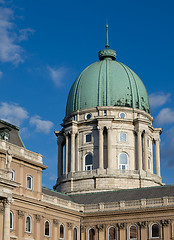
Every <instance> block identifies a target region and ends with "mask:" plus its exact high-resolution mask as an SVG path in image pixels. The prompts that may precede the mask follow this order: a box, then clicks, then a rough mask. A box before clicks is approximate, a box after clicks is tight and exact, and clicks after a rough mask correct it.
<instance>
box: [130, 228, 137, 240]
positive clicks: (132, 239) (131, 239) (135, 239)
mask: <svg viewBox="0 0 174 240" xmlns="http://www.w3.org/2000/svg"><path fill="white" fill-rule="evenodd" d="M133 226H135V227H136V232H137V237H136V238H130V229H131V227H133ZM129 240H138V227H137V225H136V224H131V225H130V226H129Z"/></svg>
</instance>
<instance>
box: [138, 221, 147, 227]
mask: <svg viewBox="0 0 174 240" xmlns="http://www.w3.org/2000/svg"><path fill="white" fill-rule="evenodd" d="M138 225H139V226H140V227H141V228H145V227H146V226H147V222H146V221H142V222H138Z"/></svg>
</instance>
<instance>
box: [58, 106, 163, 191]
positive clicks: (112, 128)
mask: <svg viewBox="0 0 174 240" xmlns="http://www.w3.org/2000/svg"><path fill="white" fill-rule="evenodd" d="M122 115H123V116H122ZM152 122H153V118H152V116H151V115H150V114H148V113H146V112H145V111H142V110H138V109H131V108H125V107H124V108H122V107H98V108H95V109H94V108H93V109H85V110H82V111H77V112H73V113H72V114H70V115H68V116H66V117H65V119H64V121H63V129H62V130H61V131H59V132H58V131H57V132H55V134H56V135H57V142H58V149H59V154H58V166H59V168H58V169H59V172H58V179H57V183H56V185H55V189H56V190H57V191H61V192H65V193H81V192H88V191H93V192H95V191H102V190H114V189H117V190H118V189H126V188H139V187H150V186H159V185H162V181H161V175H160V155H159V143H160V134H161V132H162V129H161V128H154V127H153V126H152ZM88 138H89V139H88ZM153 144H155V156H156V174H154V169H153V168H154V167H153V161H154V160H153V156H154V154H153ZM63 147H65V159H63ZM122 153H123V154H124V155H126V157H127V164H120V155H121V154H122ZM89 154H90V155H91V158H92V162H91V164H89V165H88V164H86V163H85V161H86V157H87V155H89ZM63 164H64V166H63ZM87 167H88V168H89V169H87ZM63 169H65V170H64V172H63Z"/></svg>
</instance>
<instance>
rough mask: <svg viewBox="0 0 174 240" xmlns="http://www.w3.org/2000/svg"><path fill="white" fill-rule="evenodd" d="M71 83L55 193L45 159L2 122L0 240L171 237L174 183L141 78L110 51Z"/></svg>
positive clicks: (60, 136)
mask: <svg viewBox="0 0 174 240" xmlns="http://www.w3.org/2000/svg"><path fill="white" fill-rule="evenodd" d="M106 29H107V41H106V48H105V49H104V50H101V51H99V53H98V56H99V61H98V62H95V63H93V64H91V65H90V66H88V67H87V68H86V69H85V70H84V71H82V73H81V74H80V75H79V76H78V77H77V79H76V80H75V82H74V83H73V85H72V87H71V89H70V92H69V95H68V99H67V105H66V115H65V117H64V119H63V122H62V124H61V127H62V128H60V129H59V131H58V130H56V131H55V136H56V138H57V144H58V171H57V172H58V174H57V179H55V185H54V186H53V189H48V188H45V187H42V171H43V170H46V168H47V166H45V165H44V163H43V160H42V155H40V154H38V153H34V152H31V151H29V150H27V149H26V148H25V146H24V144H23V142H22V139H21V137H20V135H19V128H18V127H16V126H14V125H12V124H11V123H7V122H5V121H3V120H0V240H12V239H13V240H152V239H159V240H170V239H174V186H172V185H168V186H166V185H165V184H164V183H163V182H162V179H161V173H160V172H161V171H160V135H161V133H162V129H161V128H155V127H154V126H153V125H152V124H153V117H152V115H151V110H150V104H149V98H148V94H147V91H146V88H145V86H144V84H143V82H142V81H141V79H140V78H139V77H138V76H137V75H136V73H135V72H134V71H132V70H131V69H130V68H129V67H127V66H126V65H124V64H123V63H121V62H118V61H117V60H116V51H114V50H112V49H110V48H109V44H108V26H107V28H106Z"/></svg>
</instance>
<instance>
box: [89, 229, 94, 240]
mask: <svg viewBox="0 0 174 240" xmlns="http://www.w3.org/2000/svg"><path fill="white" fill-rule="evenodd" d="M91 229H93V230H94V232H95V238H94V240H96V230H95V228H94V227H91V228H89V229H88V240H90V239H89V231H90V230H91Z"/></svg>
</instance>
